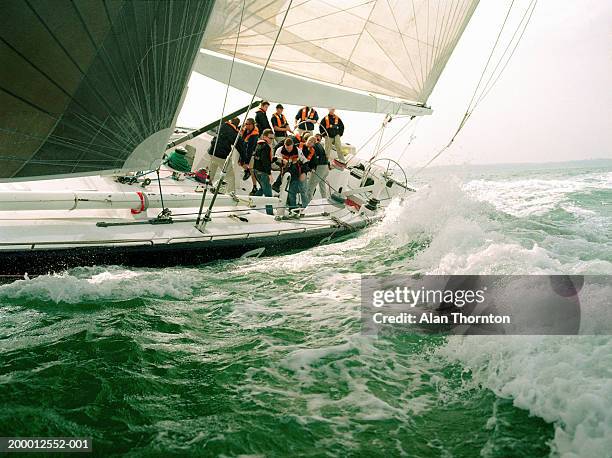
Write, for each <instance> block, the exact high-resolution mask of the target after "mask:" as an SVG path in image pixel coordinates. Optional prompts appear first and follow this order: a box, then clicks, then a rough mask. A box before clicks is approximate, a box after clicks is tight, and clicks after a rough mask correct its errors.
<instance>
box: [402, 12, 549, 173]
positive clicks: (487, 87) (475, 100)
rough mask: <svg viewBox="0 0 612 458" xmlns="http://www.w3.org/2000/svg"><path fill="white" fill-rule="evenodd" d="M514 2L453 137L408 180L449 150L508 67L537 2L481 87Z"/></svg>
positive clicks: (519, 25) (526, 14)
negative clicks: (498, 70) (515, 39)
mask: <svg viewBox="0 0 612 458" xmlns="http://www.w3.org/2000/svg"><path fill="white" fill-rule="evenodd" d="M514 2H515V0H512V1H511V2H510V6H509V7H508V12H507V13H506V17H505V18H504V22H503V23H502V26H501V28H500V30H499V33H498V34H497V38H496V39H495V43H494V44H493V47H492V48H491V52H490V53H489V57H488V59H487V62H486V64H485V66H484V68H483V70H482V73H481V75H480V78H479V80H478V84H477V85H476V88H475V89H474V93H473V94H472V98H471V99H470V102H469V103H468V106H467V108H466V111H465V113H464V115H463V118H462V119H461V121H460V122H459V126H458V127H457V130H456V131H455V133H454V134H453V136H452V137H451V139H450V140H449V142H448V143H447V144H446V145H445V146H444V147H442V149H440V150H439V151H438V152H437V153H436V154H434V155H433V156H432V158H431V159H429V161H427V163H426V164H425V165H424V166H422V167H421V168H419V169H418V170H417V171H416V172H414V173H413V174H412V175H411V176H410V178H413V177H415V176H416V175H418V174H419V173H421V172H422V171H423V170H425V169H426V168H427V167H428V166H429V165H430V164H431V163H432V162H433V161H435V160H436V159H437V158H438V157H440V156H441V155H442V154H443V153H444V152H445V151H446V150H447V149H449V148H450V147H451V145H452V144H453V142H454V141H455V139H456V138H457V135H459V132H461V130H462V129H463V127H464V126H465V124H466V122H467V120H468V119H469V118H470V116H472V113H473V112H474V110H475V109H476V107H477V106H478V105H479V104H480V102H482V100H483V99H484V98H485V97H486V95H487V94H488V93H489V92H490V91H491V89H492V88H493V86H494V85H495V84H496V83H497V81H498V80H499V78H500V77H501V75H502V73H503V71H504V70H505V68H506V66H507V65H508V62H510V59H511V58H512V56H513V55H514V51H516V48H517V47H518V44H519V42H520V41H521V39H522V38H523V34H524V33H525V30H526V29H527V26H528V25H529V21H530V20H531V16H532V15H533V11H534V10H535V7H536V5H537V2H538V0H531V3H529V5H528V7H527V9H526V10H525V13H524V14H523V17H522V18H521V21H520V22H519V24H518V26H517V28H516V30H515V31H514V33H513V35H512V38H511V39H510V42H509V43H508V45H507V46H506V48H505V49H504V51H503V52H502V54H501V56H500V57H499V59H498V62H497V64H496V65H495V68H494V69H493V71H492V72H491V74H490V75H489V77H488V79H487V80H486V82H485V84H484V85H482V82H483V80H484V77H485V75H486V73H487V70H488V68H489V64H490V63H491V60H492V58H493V55H494V54H495V51H496V49H497V46H498V44H499V41H500V38H501V36H502V33H503V31H504V29H505V27H506V24H507V22H508V18H509V17H510V13H511V11H512V8H513V6H514ZM523 23H524V24H523ZM521 27H522V31H521V33H520V34H519V37H518V39H517V41H516V43H515V45H514V47H513V49H512V51H511V52H510V54H509V55H508V58H507V60H506V62H505V64H504V65H503V67H502V69H501V71H500V72H499V73H498V74H497V76H496V77H495V79H493V78H494V76H495V71H496V70H497V68H499V65H500V64H501V62H502V61H503V60H504V59H505V58H506V55H507V54H508V50H509V49H510V45H511V44H512V41H513V40H514V37H515V36H516V34H517V32H518V31H519V30H520V29H521ZM481 85H482V88H483V89H482V92H481V93H480V95H479V93H478V91H479V89H480V88H481Z"/></svg>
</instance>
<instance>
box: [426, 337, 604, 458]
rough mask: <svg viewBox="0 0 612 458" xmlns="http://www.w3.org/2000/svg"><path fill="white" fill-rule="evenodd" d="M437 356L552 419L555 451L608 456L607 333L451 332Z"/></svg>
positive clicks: (574, 455)
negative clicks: (481, 334) (483, 334)
mask: <svg viewBox="0 0 612 458" xmlns="http://www.w3.org/2000/svg"><path fill="white" fill-rule="evenodd" d="M438 356H441V357H445V358H448V359H449V360H451V361H458V362H461V363H462V364H463V366H464V367H466V368H468V369H469V370H471V371H472V375H473V378H474V380H475V382H476V383H478V384H480V385H482V386H484V387H486V388H489V389H491V390H492V391H493V392H494V393H495V394H496V395H498V396H500V397H502V398H511V399H513V403H514V405H515V406H517V407H519V408H522V409H525V410H528V411H529V412H530V413H532V414H533V415H537V416H539V417H541V418H543V419H544V420H546V421H548V422H554V424H555V436H554V443H553V452H554V453H557V454H559V455H561V456H566V457H587V456H588V457H591V456H592V457H595V456H601V457H603V456H609V453H610V450H612V372H611V369H610V368H611V367H612V340H611V339H610V338H609V337H608V336H598V337H595V336H567V337H558V336H551V337H525V336H520V337H519V336H497V337H478V336H470V337H453V338H450V339H449V341H448V343H447V344H446V345H445V346H443V347H441V348H440V349H439V350H438Z"/></svg>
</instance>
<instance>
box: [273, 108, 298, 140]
mask: <svg viewBox="0 0 612 458" xmlns="http://www.w3.org/2000/svg"><path fill="white" fill-rule="evenodd" d="M283 110H284V108H283V106H282V105H281V104H280V103H279V104H278V105H276V113H274V114H273V115H272V128H273V129H274V136H275V137H276V142H277V143H281V142H283V141H284V140H285V138H286V137H287V132H291V133H293V131H292V130H291V127H289V123H288V122H287V118H285V115H284V114H283Z"/></svg>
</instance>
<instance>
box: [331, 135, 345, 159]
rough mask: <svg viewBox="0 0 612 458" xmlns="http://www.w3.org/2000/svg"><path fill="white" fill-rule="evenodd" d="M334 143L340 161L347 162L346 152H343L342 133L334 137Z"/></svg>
mask: <svg viewBox="0 0 612 458" xmlns="http://www.w3.org/2000/svg"><path fill="white" fill-rule="evenodd" d="M334 145H335V146H336V153H337V156H338V160H339V161H340V162H346V158H345V157H344V153H343V152H342V138H341V137H340V135H336V136H335V137H334Z"/></svg>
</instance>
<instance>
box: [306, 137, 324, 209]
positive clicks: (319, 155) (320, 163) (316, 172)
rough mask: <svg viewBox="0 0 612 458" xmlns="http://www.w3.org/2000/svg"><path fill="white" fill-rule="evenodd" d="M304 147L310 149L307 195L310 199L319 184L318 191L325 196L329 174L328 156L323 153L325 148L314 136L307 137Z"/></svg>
mask: <svg viewBox="0 0 612 458" xmlns="http://www.w3.org/2000/svg"><path fill="white" fill-rule="evenodd" d="M306 147H307V148H308V149H309V150H310V151H312V152H311V153H310V154H312V159H311V160H310V165H309V167H310V178H309V180H308V196H309V197H310V198H311V199H312V198H313V197H314V194H315V192H316V190H317V185H318V186H319V193H320V194H321V197H322V198H326V197H327V175H329V158H328V157H327V154H326V153H325V148H324V147H323V145H322V144H321V143H320V141H317V138H316V137H309V138H308V140H306Z"/></svg>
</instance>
